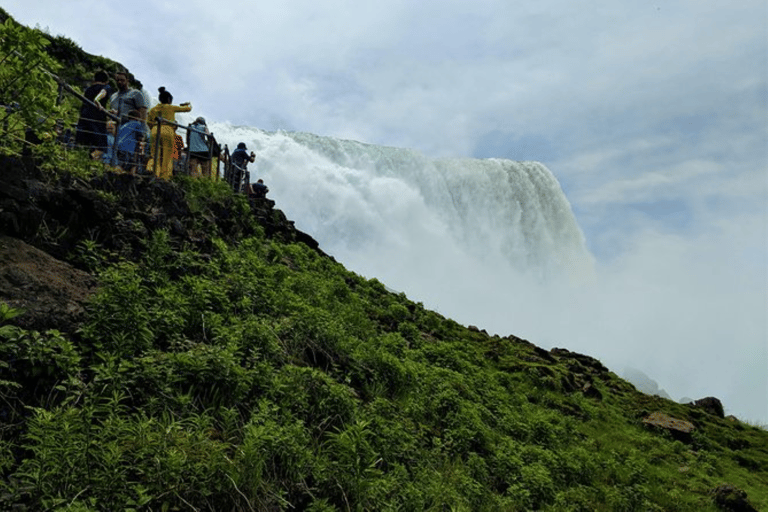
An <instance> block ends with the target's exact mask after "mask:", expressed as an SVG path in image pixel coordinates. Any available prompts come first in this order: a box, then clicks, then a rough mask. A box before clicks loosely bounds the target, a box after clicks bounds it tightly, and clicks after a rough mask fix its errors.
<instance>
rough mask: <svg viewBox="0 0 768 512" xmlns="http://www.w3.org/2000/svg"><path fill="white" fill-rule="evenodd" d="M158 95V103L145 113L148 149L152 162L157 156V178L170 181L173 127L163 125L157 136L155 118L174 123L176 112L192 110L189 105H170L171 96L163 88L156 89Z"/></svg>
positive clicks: (173, 141) (171, 173) (173, 142)
mask: <svg viewBox="0 0 768 512" xmlns="http://www.w3.org/2000/svg"><path fill="white" fill-rule="evenodd" d="M158 91H160V95H159V96H158V99H159V100H160V103H158V104H157V105H155V106H154V107H152V109H151V110H150V111H149V112H147V124H148V125H149V128H150V147H151V150H152V161H153V162H154V161H155V152H156V151H157V152H158V155H157V166H156V168H155V175H156V176H157V177H158V178H162V179H164V180H170V179H171V177H172V176H173V147H174V144H175V140H174V139H175V136H174V127H173V126H171V125H170V124H165V123H163V124H162V126H161V127H160V130H159V131H160V133H159V134H158V127H157V118H158V117H162V118H163V119H164V120H166V121H172V122H174V123H175V122H176V112H189V111H190V110H192V105H191V104H190V103H182V104H180V105H178V106H176V105H171V103H172V102H173V95H172V94H171V93H170V92H168V91H166V90H165V87H160V88H159V89H158ZM158 137H160V145H159V147H158V144H157V138H158Z"/></svg>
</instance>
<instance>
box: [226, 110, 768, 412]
mask: <svg viewBox="0 0 768 512" xmlns="http://www.w3.org/2000/svg"><path fill="white" fill-rule="evenodd" d="M213 130H214V133H216V134H217V137H218V139H219V140H220V141H224V142H227V143H228V144H229V145H230V146H231V147H234V145H235V144H237V143H238V142H240V141H244V142H246V143H247V145H248V149H249V150H253V151H254V152H255V153H256V155H257V156H256V158H257V159H256V162H255V163H254V164H251V166H252V168H253V169H254V171H255V173H253V174H252V176H253V179H254V180H255V179H256V177H258V178H263V179H264V181H265V182H266V183H267V185H268V186H269V188H270V194H269V197H270V198H272V199H273V200H275V202H276V206H277V207H278V208H280V209H281V210H283V211H284V212H285V214H286V215H287V216H288V218H289V219H291V220H294V221H295V222H296V226H297V227H298V228H299V229H301V230H302V231H305V232H306V233H308V234H310V235H311V236H313V237H314V238H315V239H316V240H318V242H319V243H320V247H321V248H322V249H323V250H324V251H325V252H326V253H328V254H330V255H332V256H333V257H334V258H336V259H337V260H338V261H340V262H341V263H342V264H344V265H345V266H346V267H347V268H348V269H349V270H352V271H354V272H356V273H358V274H360V275H363V276H365V277H367V278H376V279H378V280H379V281H381V282H382V283H384V284H385V285H386V286H387V287H389V288H391V289H393V290H396V291H398V292H404V293H405V294H406V295H407V296H408V297H409V298H410V299H411V300H414V301H418V302H422V303H423V304H424V305H425V307H427V308H429V309H432V310H435V311H437V312H439V313H441V314H443V315H445V316H446V317H449V318H452V319H454V320H456V321H457V322H460V323H462V324H464V325H474V326H477V327H479V328H481V329H485V330H487V331H488V332H489V333H491V334H499V335H502V336H504V335H509V334H514V335H516V336H519V337H522V338H525V339H528V340H529V341H531V342H533V343H535V344H536V345H538V346H541V347H543V348H546V349H549V348H552V347H562V348H567V349H568V350H572V351H576V352H580V353H584V354H588V355H591V356H593V357H596V358H598V359H600V360H601V361H602V362H603V363H604V364H605V365H606V366H608V367H609V368H610V369H611V370H612V371H614V372H615V373H617V374H619V375H621V373H622V371H623V369H624V368H625V367H627V366H630V367H633V368H637V369H640V370H642V371H643V372H645V373H646V374H647V375H648V376H650V377H651V378H652V379H654V380H656V381H657V382H658V383H659V386H660V388H662V389H664V390H665V391H666V392H667V393H669V394H670V396H671V397H672V398H673V399H675V400H678V399H680V398H682V397H689V398H692V399H698V398H703V397H705V396H716V397H717V398H719V399H720V400H721V401H722V402H723V404H724V407H725V409H726V414H733V415H735V416H737V417H739V418H740V419H742V420H745V421H750V422H756V423H761V424H768V380H767V379H768V377H766V374H767V373H768V353H767V352H768V349H767V348H766V345H765V340H766V339H768V325H767V324H766V304H768V297H766V290H767V289H768V288H767V287H766V283H768V277H766V262H765V260H764V256H763V255H764V250H763V249H761V248H760V247H759V244H760V243H761V242H760V240H761V239H762V233H763V232H764V228H765V223H764V220H765V219H764V217H760V216H754V215H744V216H740V215H739V214H734V215H733V216H730V217H726V218H712V219H709V221H710V222H709V227H708V229H706V230H698V231H696V232H692V233H686V234H681V233H675V232H671V231H669V230H662V229H659V226H657V225H655V224H654V223H652V222H645V223H644V222H643V221H642V219H637V220H636V225H635V226H633V229H632V230H626V232H625V230H624V229H623V227H622V226H617V225H611V224H610V223H609V222H606V228H605V232H603V233H601V236H604V237H606V238H610V239H612V240H614V241H615V243H614V244H612V245H613V250H612V251H611V254H610V256H605V257H602V256H601V258H600V259H597V258H595V256H593V254H592V253H591V251H589V250H588V246H589V241H588V240H587V239H586V238H585V237H584V235H583V233H582V231H581V229H580V228H579V226H578V223H577V221H576V218H575V217H574V215H573V213H572V212H571V207H570V204H569V203H568V200H567V198H566V197H565V195H564V194H563V192H562V190H561V189H560V186H559V184H558V183H557V181H556V179H555V178H554V175H552V174H550V173H549V171H547V170H546V168H543V170H541V169H539V167H537V166H538V165H539V164H533V163H516V162H509V161H499V160H490V161H480V160H472V159H430V158H426V157H424V156H423V155H421V154H419V153H418V152H415V151H412V150H406V149H395V148H385V147H381V146H373V145H366V144H361V143H356V142H352V141H342V140H338V139H333V138H330V137H319V136H315V135H311V134H296V133H283V132H277V133H269V132H264V131H261V130H258V129H255V128H249V127H239V128H238V127H232V126H231V125H228V124H221V125H214V126H213ZM542 167H543V166H542ZM505 173H509V174H510V175H511V176H513V178H510V179H511V180H512V181H509V182H508V183H507V182H506V181H505V178H504V176H505V175H506V174H505ZM505 219H506V220H505ZM611 226H612V227H611ZM761 229H762V231H761Z"/></svg>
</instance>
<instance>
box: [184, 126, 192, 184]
mask: <svg viewBox="0 0 768 512" xmlns="http://www.w3.org/2000/svg"><path fill="white" fill-rule="evenodd" d="M189 132H190V129H189V127H187V155H186V156H185V157H184V170H185V171H186V173H187V175H188V176H193V175H194V173H193V172H192V169H190V168H189V153H190V151H189V135H190V133H189Z"/></svg>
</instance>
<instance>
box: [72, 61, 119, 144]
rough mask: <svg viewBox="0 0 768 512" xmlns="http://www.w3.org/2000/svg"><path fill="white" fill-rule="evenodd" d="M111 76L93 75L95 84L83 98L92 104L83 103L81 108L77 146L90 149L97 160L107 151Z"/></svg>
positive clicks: (87, 90)
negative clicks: (107, 109)
mask: <svg viewBox="0 0 768 512" xmlns="http://www.w3.org/2000/svg"><path fill="white" fill-rule="evenodd" d="M108 81H109V75H107V73H106V72H104V71H97V72H96V73H95V74H94V75H93V84H91V86H90V87H88V88H87V89H86V90H85V92H84V93H83V96H85V98H86V99H88V100H90V102H92V103H89V102H85V101H84V102H83V105H82V107H80V119H79V120H78V121H77V132H76V134H75V144H77V145H78V146H83V147H85V148H88V150H89V151H90V152H91V156H92V157H93V158H95V159H98V158H100V157H101V154H102V153H103V152H104V151H106V149H107V113H106V111H105V110H104V108H105V107H106V106H107V101H108V99H109V95H110V93H111V92H112V89H111V88H110V87H109V85H107V82H108Z"/></svg>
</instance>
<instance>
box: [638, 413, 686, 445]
mask: <svg viewBox="0 0 768 512" xmlns="http://www.w3.org/2000/svg"><path fill="white" fill-rule="evenodd" d="M643 423H645V424H646V425H649V426H651V427H656V428H661V429H664V430H666V431H667V432H669V433H670V434H672V437H674V438H675V439H678V440H680V441H690V440H691V434H692V433H693V431H694V430H696V427H695V426H694V425H693V423H691V422H688V421H685V420H680V419H677V418H673V417H672V416H668V415H666V414H664V413H662V412H654V413H652V414H650V415H648V416H646V417H645V418H644V419H643Z"/></svg>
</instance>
